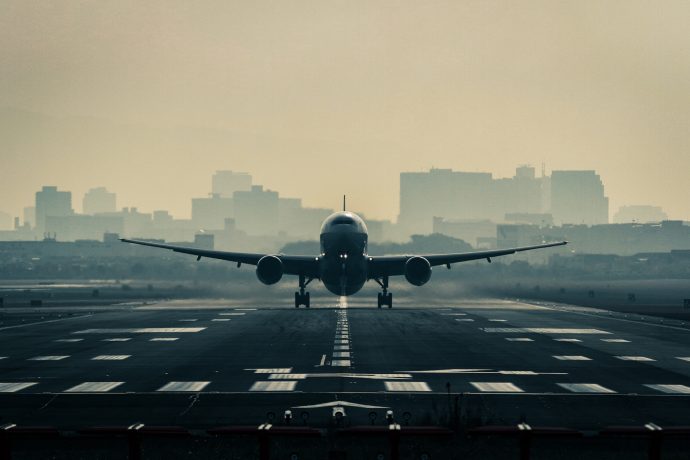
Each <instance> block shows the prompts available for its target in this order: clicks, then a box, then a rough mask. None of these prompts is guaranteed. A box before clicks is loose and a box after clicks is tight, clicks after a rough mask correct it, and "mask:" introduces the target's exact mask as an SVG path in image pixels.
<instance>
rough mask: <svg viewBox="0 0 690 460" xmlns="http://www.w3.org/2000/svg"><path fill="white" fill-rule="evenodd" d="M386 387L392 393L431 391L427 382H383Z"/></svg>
mask: <svg viewBox="0 0 690 460" xmlns="http://www.w3.org/2000/svg"><path fill="white" fill-rule="evenodd" d="M383 384H384V386H385V387H386V391H392V392H400V391H403V392H408V393H412V392H417V391H431V388H429V385H428V384H427V383H426V382H396V381H393V382H383Z"/></svg>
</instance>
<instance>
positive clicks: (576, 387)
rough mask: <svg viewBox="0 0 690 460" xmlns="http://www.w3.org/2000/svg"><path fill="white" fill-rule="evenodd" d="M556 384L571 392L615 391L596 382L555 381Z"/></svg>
mask: <svg viewBox="0 0 690 460" xmlns="http://www.w3.org/2000/svg"><path fill="white" fill-rule="evenodd" d="M556 385H558V386H560V387H562V388H565V389H566V390H568V391H572V392H573V393H615V391H613V390H611V389H609V388H606V387H604V386H601V385H599V384H597V383H557V384H556Z"/></svg>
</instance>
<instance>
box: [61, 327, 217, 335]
mask: <svg viewBox="0 0 690 460" xmlns="http://www.w3.org/2000/svg"><path fill="white" fill-rule="evenodd" d="M204 329H206V328H205V327H140V328H112V329H84V330H82V331H76V332H72V334H127V333H129V334H173V333H194V332H201V331H203V330H204Z"/></svg>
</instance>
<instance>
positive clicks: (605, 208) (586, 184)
mask: <svg viewBox="0 0 690 460" xmlns="http://www.w3.org/2000/svg"><path fill="white" fill-rule="evenodd" d="M551 214H552V215H553V220H554V223H556V225H561V224H586V225H597V224H607V223H608V222H609V199H608V197H607V196H605V195H604V184H603V183H602V181H601V177H599V175H598V174H597V173H596V172H595V171H553V172H552V173H551Z"/></svg>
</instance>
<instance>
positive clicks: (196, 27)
mask: <svg viewBox="0 0 690 460" xmlns="http://www.w3.org/2000/svg"><path fill="white" fill-rule="evenodd" d="M688 24H690V1H686V0H683V1H672V0H664V1H663V2H656V1H634V0H621V1H584V0H573V1H556V0H548V1H512V0H507V1H500V2H498V1H487V0H481V1H460V0H453V1H447V2H443V1H426V0H425V1H401V0H395V1H390V2H383V1H382V2H376V1H371V0H365V1H354V0H343V1H324V0H314V1H295V0H292V1H267V2H266V1H255V0H252V1H242V2H236V1H229V0H219V1H206V2H196V1H194V2H193V1H184V2H177V1H172V0H166V1H152V0H147V1H143V2H142V1H139V0H135V1H125V0H113V1H106V0H98V1H68V0H59V1H27V0H18V1H9V0H2V1H1V2H0V107H1V109H0V159H1V163H0V164H1V165H2V168H1V169H0V178H1V179H2V180H1V181H0V210H5V211H9V212H12V213H15V214H16V213H18V212H19V211H20V209H21V206H23V205H26V204H29V203H30V202H31V201H33V193H34V192H35V190H36V189H38V188H39V187H40V185H42V184H53V185H58V186H60V187H62V188H67V189H71V190H72V191H73V193H74V198H75V208H76V209H77V210H80V209H81V197H82V195H83V192H84V191H85V190H87V189H88V188H90V187H93V186H98V185H105V186H107V187H108V188H110V189H111V190H113V191H116V192H117V193H118V203H119V205H120V206H132V205H135V206H137V205H138V206H139V207H140V208H141V209H143V210H146V211H151V210H153V209H169V210H171V211H172V212H173V214H175V215H177V216H180V217H186V216H189V215H190V207H191V206H190V201H189V198H190V197H191V196H203V195H204V194H206V193H208V192H209V191H210V176H211V174H212V172H213V171H214V170H217V169H233V170H240V171H248V172H251V173H252V174H253V175H254V177H255V181H256V182H258V183H262V184H264V185H265V186H267V187H269V188H272V189H275V190H278V191H280V192H281V194H282V195H283V196H297V197H302V198H303V199H304V204H305V205H308V206H324V207H337V206H338V205H339V202H340V197H341V195H342V194H343V193H347V194H348V195H349V202H350V203H351V207H352V208H353V210H358V211H362V212H364V213H366V214H367V215H368V216H370V217H382V218H394V217H395V216H396V215H397V212H398V174H399V172H400V171H409V170H422V169H428V168H429V167H432V166H434V167H445V168H453V169H457V170H468V171H490V172H493V173H494V174H495V175H496V176H498V177H505V176H510V175H512V173H513V171H514V168H515V166H516V165H518V164H522V163H530V164H533V165H535V166H537V167H538V169H539V167H540V165H541V163H542V162H544V163H546V166H547V170H551V169H596V170H597V171H598V172H599V173H600V174H601V176H602V178H603V180H604V185H605V187H606V191H607V194H608V195H609V196H610V198H611V214H612V215H613V213H614V212H615V211H616V210H617V208H618V206H620V205H623V204H659V205H662V206H663V207H664V209H665V210H666V211H667V212H668V214H669V215H670V217H672V218H685V219H690V205H689V204H688V198H689V197H690V180H689V179H688V171H690V33H689V32H688Z"/></svg>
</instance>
